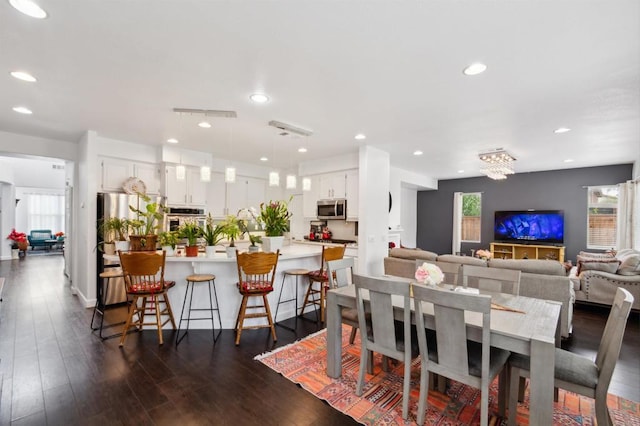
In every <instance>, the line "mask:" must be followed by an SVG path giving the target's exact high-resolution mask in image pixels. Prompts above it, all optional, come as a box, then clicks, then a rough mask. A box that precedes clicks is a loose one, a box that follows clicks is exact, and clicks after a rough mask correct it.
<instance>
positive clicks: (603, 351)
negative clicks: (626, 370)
mask: <svg viewBox="0 0 640 426" xmlns="http://www.w3.org/2000/svg"><path fill="white" fill-rule="evenodd" d="M632 305H633V296H632V295H631V293H629V292H628V291H627V290H625V289H623V288H620V287H618V289H617V290H616V295H615V298H614V300H613V305H612V306H611V311H610V312H609V318H608V319H607V323H606V325H605V327H604V332H603V333H602V339H601V340H600V346H599V348H598V353H597V355H596V360H595V361H592V360H591V359H589V358H586V357H583V356H580V355H577V354H574V353H572V352H569V351H566V350H563V349H560V348H556V353H555V370H554V377H555V380H554V385H555V386H556V387H558V388H562V389H566V390H568V391H570V392H575V393H578V394H580V395H584V396H587V397H589V398H594V399H595V400H596V419H597V421H598V425H600V426H605V425H611V424H613V423H612V421H611V416H610V415H609V410H608V408H607V392H608V390H609V384H610V383H611V376H612V375H613V370H614V369H615V367H616V362H617V361H618V356H619V355H620V347H621V346H622V338H623V337H624V330H625V328H626V326H627V319H628V318H629V312H630V311H631V306H632ZM509 367H510V376H511V379H510V380H511V383H510V385H509V424H510V425H515V418H516V408H517V399H518V393H519V381H520V377H529V370H530V359H529V357H527V356H525V355H519V354H513V355H511V358H510V359H509Z"/></svg>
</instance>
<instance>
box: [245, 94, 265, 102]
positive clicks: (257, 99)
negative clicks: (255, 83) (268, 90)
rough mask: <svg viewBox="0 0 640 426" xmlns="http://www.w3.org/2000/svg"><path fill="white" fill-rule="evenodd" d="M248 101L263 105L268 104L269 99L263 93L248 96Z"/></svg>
mask: <svg viewBox="0 0 640 426" xmlns="http://www.w3.org/2000/svg"><path fill="white" fill-rule="evenodd" d="M249 99H251V100H252V101H253V102H255V103H257V104H264V103H267V102H269V97H268V96H267V95H265V94H264V93H254V94H253V95H251V96H249Z"/></svg>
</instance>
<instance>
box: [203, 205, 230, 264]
mask: <svg viewBox="0 0 640 426" xmlns="http://www.w3.org/2000/svg"><path fill="white" fill-rule="evenodd" d="M224 231H225V229H224V226H223V225H221V224H219V225H216V224H215V223H213V218H212V217H211V213H209V214H208V215H207V220H206V223H205V226H204V228H203V229H202V237H203V238H204V241H205V242H206V244H207V247H205V251H206V253H207V257H213V256H215V253H216V249H215V246H217V245H218V244H219V243H220V241H222V239H223V238H224Z"/></svg>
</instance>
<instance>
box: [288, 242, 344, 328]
mask: <svg viewBox="0 0 640 426" xmlns="http://www.w3.org/2000/svg"><path fill="white" fill-rule="evenodd" d="M345 248H346V245H342V246H334V247H326V246H322V257H321V258H320V269H318V270H317V271H311V272H309V275H308V276H309V287H307V293H306V294H305V296H304V302H303V303H302V309H300V314H299V315H300V316H302V315H303V314H304V310H305V309H306V308H307V307H308V306H314V305H315V306H314V307H315V309H316V314H317V312H318V311H317V310H318V306H319V307H320V321H322V322H324V311H325V300H324V299H325V294H326V291H327V288H328V287H329V277H328V276H327V262H329V261H331V260H340V259H342V258H343V257H344V251H345ZM314 283H318V286H319V287H318V288H317V289H316V288H314V287H313V284H314Z"/></svg>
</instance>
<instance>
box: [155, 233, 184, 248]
mask: <svg viewBox="0 0 640 426" xmlns="http://www.w3.org/2000/svg"><path fill="white" fill-rule="evenodd" d="M158 240H159V242H160V245H161V246H170V247H171V248H172V249H175V248H176V245H177V244H178V242H179V241H180V236H179V235H178V233H177V232H176V231H164V232H161V233H160V234H158Z"/></svg>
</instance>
